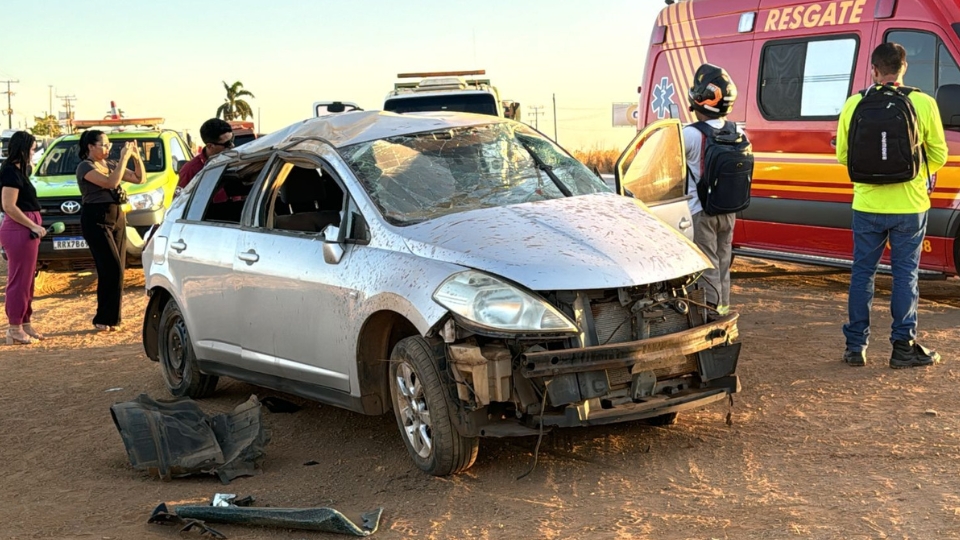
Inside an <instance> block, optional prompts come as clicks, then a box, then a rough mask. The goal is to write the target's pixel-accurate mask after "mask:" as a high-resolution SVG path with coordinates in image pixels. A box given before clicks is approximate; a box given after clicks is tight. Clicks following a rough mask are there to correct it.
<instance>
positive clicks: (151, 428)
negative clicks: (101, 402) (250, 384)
mask: <svg viewBox="0 0 960 540" xmlns="http://www.w3.org/2000/svg"><path fill="white" fill-rule="evenodd" d="M110 414H111V415H112V416H113V422H114V424H116V426H117V430H118V431H119V432H120V437H121V438H122V439H123V444H124V446H125V447H126V449H127V457H128V458H129V459H130V464H131V465H133V467H134V468H135V469H139V470H145V471H147V472H149V473H150V474H152V475H155V476H159V477H160V478H161V479H163V480H170V479H171V478H174V477H179V476H187V475H191V474H200V473H212V474H216V475H217V476H218V477H219V478H220V481H221V482H223V483H224V484H228V483H230V481H231V480H233V479H234V478H236V477H238V476H252V475H255V474H257V473H258V472H259V470H258V469H259V466H260V463H261V462H262V461H263V458H264V457H265V455H266V454H265V453H264V450H263V449H264V447H265V446H266V445H267V443H268V442H269V441H270V434H269V433H268V432H267V431H266V430H265V429H264V427H263V422H262V418H263V412H262V408H261V407H260V402H259V401H257V396H250V399H249V400H247V401H246V402H245V403H242V404H241V405H239V406H238V407H237V408H236V409H234V410H233V412H231V413H229V414H219V415H217V416H214V417H212V418H211V417H208V416H207V415H206V414H204V412H203V411H202V410H201V409H200V407H199V406H198V405H197V403H196V402H195V401H193V400H191V399H189V398H183V399H177V400H172V401H154V400H153V399H151V398H150V396H148V395H146V394H140V395H139V396H138V397H137V399H135V400H133V401H128V402H125V403H115V404H114V405H112V406H111V407H110Z"/></svg>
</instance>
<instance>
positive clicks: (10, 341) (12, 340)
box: [7, 328, 33, 345]
mask: <svg viewBox="0 0 960 540" xmlns="http://www.w3.org/2000/svg"><path fill="white" fill-rule="evenodd" d="M23 335H24V336H25V337H23V338H19V337H17V336H15V335H13V328H7V345H29V344H31V343H33V338H32V337H30V336H29V335H28V334H27V333H26V332H24V334H23Z"/></svg>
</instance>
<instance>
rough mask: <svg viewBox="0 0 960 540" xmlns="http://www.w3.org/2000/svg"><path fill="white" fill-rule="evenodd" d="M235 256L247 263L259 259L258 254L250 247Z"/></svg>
mask: <svg viewBox="0 0 960 540" xmlns="http://www.w3.org/2000/svg"><path fill="white" fill-rule="evenodd" d="M237 258H239V259H240V260H241V261H243V262H245V263H247V264H253V263H255V262H257V261H259V260H260V256H259V255H257V252H256V251H254V250H252V249H251V250H250V251H245V252H243V253H241V254H239V255H237Z"/></svg>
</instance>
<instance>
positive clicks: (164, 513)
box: [147, 503, 383, 538]
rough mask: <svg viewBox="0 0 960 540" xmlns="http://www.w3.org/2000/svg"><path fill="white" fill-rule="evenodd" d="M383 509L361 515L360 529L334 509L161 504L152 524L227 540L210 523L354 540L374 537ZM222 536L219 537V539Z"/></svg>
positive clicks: (154, 511) (157, 508) (150, 520)
mask: <svg viewBox="0 0 960 540" xmlns="http://www.w3.org/2000/svg"><path fill="white" fill-rule="evenodd" d="M381 514H383V508H377V509H376V510H373V511H370V512H366V513H364V514H361V515H360V520H359V521H360V523H361V524H360V525H357V524H356V523H354V522H353V521H351V520H350V519H349V518H347V517H346V516H344V515H343V514H341V513H340V512H338V511H337V510H334V509H332V508H254V507H246V508H244V507H238V506H233V505H230V506H175V507H173V508H172V509H171V508H168V507H167V505H166V504H163V503H161V504H160V505H159V506H157V507H156V508H155V509H154V510H153V513H152V514H151V515H150V519H149V520H147V522H148V523H159V524H162V525H174V524H180V525H184V527H183V529H181V532H184V531H188V530H191V529H193V528H198V529H200V530H201V531H202V532H203V533H204V534H211V535H214V536H215V537H216V538H225V537H224V536H223V535H222V534H221V533H220V532H218V531H216V530H214V529H210V528H209V527H208V526H207V525H206V524H207V523H227V524H233V525H255V526H260V527H279V528H283V529H300V530H307V531H322V532H330V533H340V534H349V535H353V536H370V535H371V534H373V533H375V532H377V528H378V527H379V526H380V516H381ZM216 535H219V536H216Z"/></svg>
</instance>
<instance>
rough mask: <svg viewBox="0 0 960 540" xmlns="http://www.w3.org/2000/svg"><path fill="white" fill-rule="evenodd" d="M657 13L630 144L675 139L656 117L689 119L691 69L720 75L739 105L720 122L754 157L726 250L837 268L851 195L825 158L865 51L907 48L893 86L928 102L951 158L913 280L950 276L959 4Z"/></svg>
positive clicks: (730, 3)
mask: <svg viewBox="0 0 960 540" xmlns="http://www.w3.org/2000/svg"><path fill="white" fill-rule="evenodd" d="M666 3H667V4H668V5H667V7H666V8H664V9H663V10H662V11H661V12H660V15H659V17H658V18H657V21H656V24H655V26H654V28H653V32H652V36H651V43H650V50H649V53H648V56H647V61H646V64H645V67H644V77H643V85H642V92H641V95H640V102H639V111H640V114H639V119H638V125H639V126H647V127H646V129H645V131H646V133H642V134H641V135H640V137H639V138H638V141H640V142H638V143H636V144H642V143H643V140H645V139H651V138H656V137H657V135H656V132H657V131H658V130H660V131H662V132H664V133H666V132H669V133H671V134H676V133H678V131H677V129H676V127H677V126H678V125H679V124H678V122H677V121H676V120H673V121H672V124H673V126H670V125H668V124H665V123H664V122H658V120H661V119H665V118H678V119H679V120H680V122H683V123H687V122H693V121H695V118H694V116H693V113H692V112H690V111H689V110H688V106H687V99H686V93H687V90H688V89H689V88H690V86H691V81H692V78H693V73H694V71H696V69H697V67H698V66H699V65H700V64H702V63H704V62H709V63H712V64H716V65H718V66H721V67H723V68H724V69H726V70H727V71H728V72H729V73H730V76H731V77H732V78H733V80H734V82H735V83H736V85H737V88H738V91H739V96H738V99H737V102H736V105H735V106H734V109H733V113H732V114H731V115H730V116H729V119H731V120H733V121H735V122H737V123H739V124H740V126H741V127H742V128H743V129H744V131H746V133H747V135H748V136H749V138H750V141H751V142H752V143H753V149H754V152H755V158H756V166H755V169H754V179H753V187H752V202H751V205H750V207H749V208H748V209H747V210H745V211H744V212H742V214H741V215H740V216H738V217H739V219H738V220H737V225H736V230H735V233H734V247H735V249H736V252H737V253H741V254H745V255H752V256H760V257H766V258H771V259H784V260H796V261H803V262H815V263H820V264H827V265H840V266H845V265H849V264H850V260H851V257H852V252H853V241H852V234H851V232H850V222H851V209H850V204H851V201H852V197H853V190H852V184H851V182H850V180H849V177H848V176H847V171H846V168H845V167H844V166H842V165H840V164H838V163H837V159H836V155H835V142H836V134H837V118H838V116H839V114H840V109H841V107H842V106H843V103H844V101H845V100H846V99H847V97H848V96H850V95H852V94H853V93H854V92H858V91H860V90H862V89H863V88H866V87H867V86H868V85H869V84H870V82H871V79H870V71H871V66H870V54H871V52H872V51H873V49H874V47H876V46H877V45H878V44H880V43H882V42H886V41H893V42H896V43H899V44H901V45H903V46H904V47H905V48H906V51H907V64H908V68H907V73H906V77H905V79H904V83H905V84H907V85H910V86H915V87H918V88H920V89H921V90H922V91H924V92H926V93H927V94H929V95H931V96H934V97H937V98H938V105H939V107H940V113H941V116H942V117H943V123H944V127H945V131H946V139H947V143H948V145H949V148H950V157H949V159H948V162H947V164H946V166H945V167H944V168H943V169H941V170H940V171H939V172H938V173H937V174H936V178H935V182H936V184H935V189H934V191H933V193H932V194H931V202H932V208H931V209H930V213H929V221H928V227H927V236H926V239H925V240H924V242H923V253H922V257H921V261H920V268H921V272H923V273H926V274H940V275H955V274H958V273H960V232H958V229H960V69H958V64H957V61H958V60H960V0H833V1H798V0H680V1H673V0H667V2H666ZM665 125H667V127H668V128H669V129H667V130H664V129H663V128H664V126H665ZM659 138H661V139H662V138H664V137H662V136H661V137H659ZM681 144H682V143H681ZM674 194H676V192H675V191H674ZM884 262H887V259H886V256H885V259H884Z"/></svg>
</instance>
